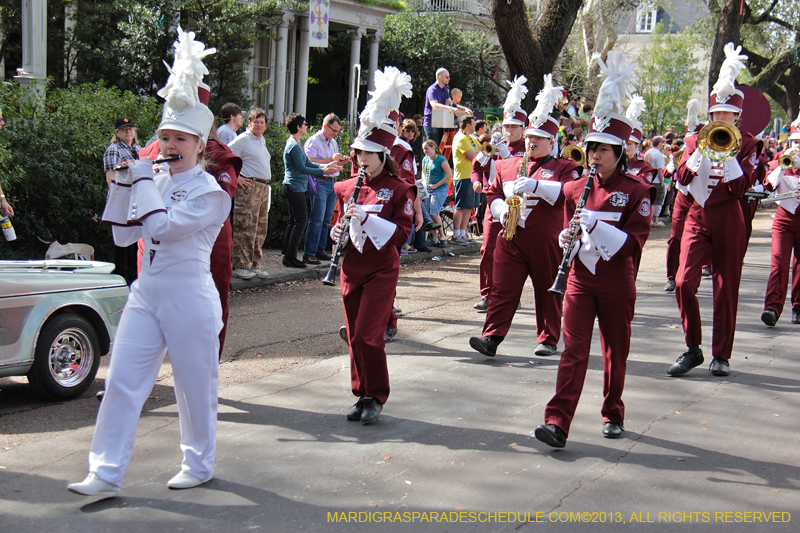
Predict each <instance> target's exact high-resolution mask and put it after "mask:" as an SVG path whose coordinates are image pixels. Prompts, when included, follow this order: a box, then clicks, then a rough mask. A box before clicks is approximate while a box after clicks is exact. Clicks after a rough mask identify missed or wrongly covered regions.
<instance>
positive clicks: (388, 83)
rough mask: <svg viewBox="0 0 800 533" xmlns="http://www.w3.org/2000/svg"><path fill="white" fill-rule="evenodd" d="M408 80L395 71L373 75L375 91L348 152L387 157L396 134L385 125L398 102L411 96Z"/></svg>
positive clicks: (395, 69)
mask: <svg viewBox="0 0 800 533" xmlns="http://www.w3.org/2000/svg"><path fill="white" fill-rule="evenodd" d="M411 87H412V85H411V76H409V75H408V74H406V73H405V72H401V71H400V70H399V69H397V68H396V67H386V68H384V69H383V72H381V71H380V70H376V71H375V90H374V91H371V92H370V93H369V94H370V99H369V100H368V101H367V105H366V106H365V107H364V111H362V112H361V115H360V116H359V118H360V119H361V127H360V128H359V130H358V136H357V137H356V140H355V141H354V142H353V144H351V145H350V147H351V148H355V149H357V150H364V151H367V152H384V153H387V154H388V153H389V152H390V151H391V149H392V146H393V145H394V139H395V137H397V130H395V129H394V128H393V127H392V126H390V125H388V124H385V123H384V121H385V119H386V117H387V116H389V112H390V111H392V110H395V109H399V108H400V99H401V98H402V97H403V96H405V97H406V98H408V97H410V96H411Z"/></svg>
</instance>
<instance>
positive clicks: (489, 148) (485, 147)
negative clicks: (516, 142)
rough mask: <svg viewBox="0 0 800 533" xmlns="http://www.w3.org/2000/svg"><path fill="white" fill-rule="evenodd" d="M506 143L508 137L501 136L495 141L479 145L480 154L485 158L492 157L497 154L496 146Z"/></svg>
mask: <svg viewBox="0 0 800 533" xmlns="http://www.w3.org/2000/svg"><path fill="white" fill-rule="evenodd" d="M506 141H508V135H503V136H502V137H500V138H499V139H498V140H497V141H490V142H488V143H484V144H482V145H481V152H483V153H484V154H485V155H486V156H487V157H492V156H493V155H494V154H495V152H497V145H498V144H502V143H504V142H506Z"/></svg>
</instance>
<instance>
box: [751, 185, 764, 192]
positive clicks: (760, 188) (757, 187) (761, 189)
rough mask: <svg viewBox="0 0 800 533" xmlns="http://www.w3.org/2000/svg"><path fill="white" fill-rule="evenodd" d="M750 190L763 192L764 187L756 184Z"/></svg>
mask: <svg viewBox="0 0 800 533" xmlns="http://www.w3.org/2000/svg"><path fill="white" fill-rule="evenodd" d="M752 190H753V191H755V192H764V185H762V184H761V183H756V184H755V186H753V188H752Z"/></svg>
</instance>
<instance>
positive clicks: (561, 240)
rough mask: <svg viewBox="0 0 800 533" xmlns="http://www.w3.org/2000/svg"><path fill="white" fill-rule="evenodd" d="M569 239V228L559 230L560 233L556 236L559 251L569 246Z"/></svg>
mask: <svg viewBox="0 0 800 533" xmlns="http://www.w3.org/2000/svg"><path fill="white" fill-rule="evenodd" d="M570 239H571V237H570V235H569V228H564V229H562V230H561V233H559V234H558V245H559V246H560V247H561V249H564V248H566V247H567V245H568V244H569V241H570Z"/></svg>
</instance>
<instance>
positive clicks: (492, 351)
mask: <svg viewBox="0 0 800 533" xmlns="http://www.w3.org/2000/svg"><path fill="white" fill-rule="evenodd" d="M469 345H470V347H471V348H472V349H473V350H476V351H478V352H480V353H482V354H483V355H486V356H488V357H494V356H495V355H497V343H496V342H494V340H492V338H491V337H470V338H469Z"/></svg>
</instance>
